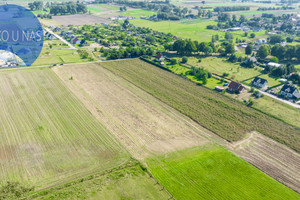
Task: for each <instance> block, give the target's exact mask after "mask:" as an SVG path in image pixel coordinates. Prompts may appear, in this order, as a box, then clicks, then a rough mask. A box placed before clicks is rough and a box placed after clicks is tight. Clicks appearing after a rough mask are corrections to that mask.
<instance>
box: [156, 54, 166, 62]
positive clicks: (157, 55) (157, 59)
mask: <svg viewBox="0 0 300 200" xmlns="http://www.w3.org/2000/svg"><path fill="white" fill-rule="evenodd" d="M163 60H164V56H163V55H162V53H158V54H156V56H155V61H156V62H161V61H163Z"/></svg>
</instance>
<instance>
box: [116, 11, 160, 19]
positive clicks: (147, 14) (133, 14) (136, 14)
mask: <svg viewBox="0 0 300 200" xmlns="http://www.w3.org/2000/svg"><path fill="white" fill-rule="evenodd" d="M120 14H121V15H125V16H131V17H142V16H145V17H150V16H152V15H156V14H157V13H156V12H153V11H149V10H142V9H136V10H129V11H125V12H121V13H120Z"/></svg>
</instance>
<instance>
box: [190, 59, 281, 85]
mask: <svg viewBox="0 0 300 200" xmlns="http://www.w3.org/2000/svg"><path fill="white" fill-rule="evenodd" d="M188 64H190V65H193V66H196V67H202V68H204V69H206V70H208V71H209V72H212V73H215V74H218V75H220V76H221V75H222V74H223V73H224V72H226V73H228V74H229V76H228V78H230V79H233V80H236V81H240V82H243V83H244V84H248V85H250V84H251V81H252V80H253V78H254V77H256V76H260V77H262V78H264V79H266V80H267V81H268V86H274V85H278V84H280V82H279V79H278V80H276V79H274V78H272V77H269V76H268V75H267V74H262V73H261V68H260V67H255V68H244V67H241V66H240V64H239V63H231V62H228V61H227V60H226V58H218V57H205V58H201V62H200V63H199V62H198V59H197V58H195V57H190V58H189V61H188Z"/></svg>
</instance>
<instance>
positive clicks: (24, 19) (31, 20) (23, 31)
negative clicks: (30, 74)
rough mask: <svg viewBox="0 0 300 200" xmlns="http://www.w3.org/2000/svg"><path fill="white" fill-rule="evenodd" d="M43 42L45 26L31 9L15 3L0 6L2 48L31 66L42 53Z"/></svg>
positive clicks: (0, 45) (0, 46) (0, 47)
mask: <svg viewBox="0 0 300 200" xmlns="http://www.w3.org/2000/svg"><path fill="white" fill-rule="evenodd" d="M43 42H44V33H43V28H42V26H41V24H40V22H39V20H38V19H37V17H36V16H35V15H34V14H33V13H32V12H31V11H30V10H28V9H26V8H24V7H22V6H18V5H13V4H9V5H1V6H0V50H2V51H8V52H11V53H12V54H14V57H15V58H16V59H17V57H18V58H20V59H21V60H22V61H23V65H26V66H30V65H31V64H32V63H33V62H34V61H35V60H36V59H37V58H38V56H39V55H40V53H41V51H42V48H43Z"/></svg>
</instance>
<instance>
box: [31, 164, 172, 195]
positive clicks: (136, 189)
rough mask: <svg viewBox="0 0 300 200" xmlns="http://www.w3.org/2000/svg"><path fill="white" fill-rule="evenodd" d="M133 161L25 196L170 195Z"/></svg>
mask: <svg viewBox="0 0 300 200" xmlns="http://www.w3.org/2000/svg"><path fill="white" fill-rule="evenodd" d="M155 183H156V181H155V180H154V179H153V178H150V177H149V175H148V174H147V173H146V172H144V171H143V170H142V168H141V167H140V165H139V164H138V163H137V162H136V161H133V162H132V163H131V164H129V165H128V164H127V165H125V166H124V167H123V166H122V168H120V169H116V170H114V171H113V172H110V173H105V174H95V175H93V176H89V177H84V178H82V179H79V180H76V181H73V182H70V183H68V184H65V185H62V186H58V187H53V188H50V189H48V190H43V191H40V192H37V193H34V194H33V195H31V197H30V198H29V199H31V198H32V199H36V200H38V199H40V200H42V199H45V200H46V199H111V200H113V199H153V200H156V199H168V198H169V197H170V195H169V194H168V193H167V192H166V191H165V190H162V187H161V186H160V185H159V184H155Z"/></svg>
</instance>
